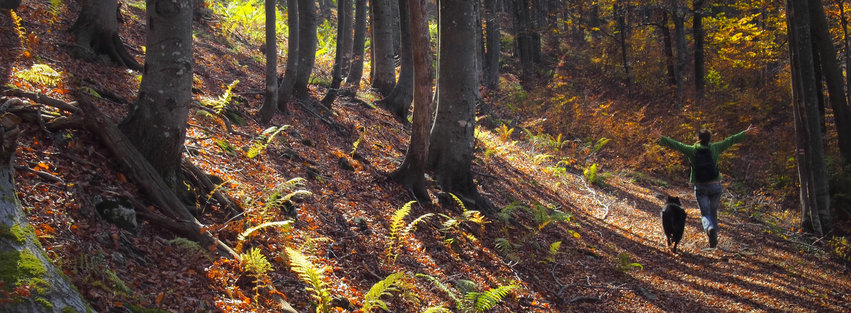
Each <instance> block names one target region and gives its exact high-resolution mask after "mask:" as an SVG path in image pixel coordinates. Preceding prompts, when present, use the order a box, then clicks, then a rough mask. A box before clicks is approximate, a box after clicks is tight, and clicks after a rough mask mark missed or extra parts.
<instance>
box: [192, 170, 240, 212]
mask: <svg viewBox="0 0 851 313" xmlns="http://www.w3.org/2000/svg"><path fill="white" fill-rule="evenodd" d="M180 165H181V166H182V167H183V170H184V171H185V174H187V175H185V176H186V177H187V178H189V179H191V180H193V182H194V185H196V187H198V188H200V189H201V190H202V191H203V192H204V194H205V195H209V196H210V197H213V199H216V201H218V202H219V205H221V206H222V207H224V208H227V209H230V210H231V211H232V212H233V213H235V214H239V213H240V212H241V211H242V208H240V207H239V206H238V205H236V204H235V202H234V201H232V200H231V199H230V198H229V197H227V196H225V195H224V194H222V193H221V191H220V190H219V188H218V186H216V184H214V183H213V181H212V180H210V177H209V176H207V173H204V171H202V170H201V169H200V168H198V167H197V166H195V164H192V162H190V161H189V160H187V159H185V158H184V159H182V160H181V163H180Z"/></svg>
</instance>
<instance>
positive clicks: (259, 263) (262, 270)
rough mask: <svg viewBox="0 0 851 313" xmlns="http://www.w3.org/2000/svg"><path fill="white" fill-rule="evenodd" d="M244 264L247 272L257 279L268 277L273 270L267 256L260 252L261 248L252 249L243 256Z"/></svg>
mask: <svg viewBox="0 0 851 313" xmlns="http://www.w3.org/2000/svg"><path fill="white" fill-rule="evenodd" d="M242 262H243V264H244V266H245V270H246V271H247V272H248V273H250V274H251V275H252V276H254V277H255V278H259V277H260V276H263V275H266V273H267V272H269V271H271V270H272V264H270V263H269V260H267V259H266V256H265V255H263V253H261V252H260V249H259V248H251V249H250V250H248V253H243V254H242Z"/></svg>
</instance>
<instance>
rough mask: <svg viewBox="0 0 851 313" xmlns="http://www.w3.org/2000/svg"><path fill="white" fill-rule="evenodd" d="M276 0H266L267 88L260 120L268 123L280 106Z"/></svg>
mask: <svg viewBox="0 0 851 313" xmlns="http://www.w3.org/2000/svg"><path fill="white" fill-rule="evenodd" d="M275 2H276V0H266V1H265V5H264V9H265V10H266V90H265V93H264V94H263V105H262V106H261V107H260V121H261V122H262V123H263V124H268V123H269V121H271V120H272V116H274V115H275V111H276V109H277V106H278V38H277V37H276V36H275V13H276V10H277V9H276V7H275Z"/></svg>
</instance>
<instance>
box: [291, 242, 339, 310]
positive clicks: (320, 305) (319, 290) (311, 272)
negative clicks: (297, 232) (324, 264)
mask: <svg viewBox="0 0 851 313" xmlns="http://www.w3.org/2000/svg"><path fill="white" fill-rule="evenodd" d="M285 251H286V253H287V256H288V257H289V259H290V266H291V267H292V271H293V272H296V274H298V277H299V278H301V280H302V281H304V282H305V283H307V287H305V290H307V291H308V292H311V293H313V295H312V296H313V298H314V299H316V302H317V304H316V312H329V311H330V310H331V292H330V291H328V288H326V287H325V281H324V280H325V277H324V275H323V273H324V272H325V268H318V267H316V265H314V264H313V263H311V262H310V261H309V260H307V257H306V256H304V254H301V252H298V251H297V250H295V249H292V248H290V247H287V248H286V250H285Z"/></svg>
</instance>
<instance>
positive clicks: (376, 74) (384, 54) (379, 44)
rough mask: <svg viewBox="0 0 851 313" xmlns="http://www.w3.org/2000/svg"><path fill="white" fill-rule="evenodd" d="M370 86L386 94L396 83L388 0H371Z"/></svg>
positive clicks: (391, 23)
mask: <svg viewBox="0 0 851 313" xmlns="http://www.w3.org/2000/svg"><path fill="white" fill-rule="evenodd" d="M371 9H372V72H371V76H370V77H371V78H372V87H373V88H375V89H378V91H379V92H380V93H381V94H383V95H387V94H389V93H390V91H392V90H393V87H394V86H395V85H396V65H395V64H394V61H393V54H394V53H393V13H392V12H391V10H390V9H391V6H390V0H377V1H372V7H371Z"/></svg>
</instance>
